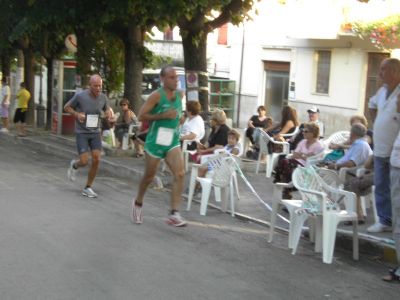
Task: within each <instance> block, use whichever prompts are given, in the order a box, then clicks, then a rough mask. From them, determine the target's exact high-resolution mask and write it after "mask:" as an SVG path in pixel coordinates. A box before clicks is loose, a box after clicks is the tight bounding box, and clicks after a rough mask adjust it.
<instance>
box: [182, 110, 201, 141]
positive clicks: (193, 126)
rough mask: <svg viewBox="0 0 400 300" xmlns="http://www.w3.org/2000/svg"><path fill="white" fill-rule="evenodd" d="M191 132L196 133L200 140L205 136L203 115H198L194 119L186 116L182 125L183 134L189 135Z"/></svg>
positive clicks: (197, 138)
mask: <svg viewBox="0 0 400 300" xmlns="http://www.w3.org/2000/svg"><path fill="white" fill-rule="evenodd" d="M189 133H194V134H195V135H196V138H195V139H196V140H197V141H200V140H201V139H202V138H203V137H204V134H205V129H204V120H203V118H202V117H201V116H199V115H197V116H195V117H193V118H192V119H190V118H186V120H185V122H184V123H183V125H182V129H181V136H184V135H188V134H189Z"/></svg>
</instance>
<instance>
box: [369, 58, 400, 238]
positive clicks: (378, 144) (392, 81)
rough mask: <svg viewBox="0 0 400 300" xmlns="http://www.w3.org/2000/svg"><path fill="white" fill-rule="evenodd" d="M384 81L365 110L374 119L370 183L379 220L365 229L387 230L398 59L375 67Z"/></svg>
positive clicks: (398, 116) (398, 122)
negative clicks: (372, 175) (372, 177)
mask: <svg viewBox="0 0 400 300" xmlns="http://www.w3.org/2000/svg"><path fill="white" fill-rule="evenodd" d="M379 77H380V78H381V80H382V82H383V83H384V84H383V86H382V87H381V88H380V89H379V90H378V92H377V93H376V94H375V95H374V96H373V97H372V98H371V99H370V101H369V105H368V107H369V111H370V115H371V117H372V120H373V121H374V132H373V141H374V169H375V171H374V185H375V203H376V209H377V212H378V217H379V222H377V223H375V224H374V225H372V226H370V227H368V229H367V231H368V232H382V231H390V230H391V229H392V227H391V226H392V209H391V201H390V175H389V174H390V161H389V160H390V154H391V152H392V147H393V143H394V140H395V139H396V136H397V134H398V132H399V130H400V113H398V112H397V98H398V97H399V95H400V61H399V60H398V59H395V58H387V59H385V60H384V61H383V62H382V63H381V66H380V69H379Z"/></svg>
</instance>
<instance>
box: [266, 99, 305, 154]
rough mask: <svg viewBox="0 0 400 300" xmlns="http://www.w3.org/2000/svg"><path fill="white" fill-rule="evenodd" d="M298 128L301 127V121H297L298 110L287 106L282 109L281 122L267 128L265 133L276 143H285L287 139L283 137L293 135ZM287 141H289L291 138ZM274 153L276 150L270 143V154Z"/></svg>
mask: <svg viewBox="0 0 400 300" xmlns="http://www.w3.org/2000/svg"><path fill="white" fill-rule="evenodd" d="M297 126H299V121H298V119H297V112H296V110H295V109H294V108H293V107H291V106H289V105H286V106H284V107H283V108H282V118H281V122H280V123H279V124H275V125H272V126H270V127H268V128H266V129H265V131H266V132H267V133H268V135H270V136H272V137H273V138H274V139H275V140H276V141H279V142H285V141H286V138H284V137H283V136H282V135H283V134H290V133H293V132H294V131H295V130H296V127H297ZM287 139H288V140H289V139H290V138H287ZM274 151H276V150H275V149H273V147H272V144H271V143H268V153H272V152H274ZM278 152H279V151H278Z"/></svg>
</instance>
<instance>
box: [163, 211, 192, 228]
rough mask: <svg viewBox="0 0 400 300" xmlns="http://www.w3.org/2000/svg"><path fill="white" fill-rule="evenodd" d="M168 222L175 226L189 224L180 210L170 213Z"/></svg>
mask: <svg viewBox="0 0 400 300" xmlns="http://www.w3.org/2000/svg"><path fill="white" fill-rule="evenodd" d="M166 222H167V224H169V225H173V226H175V227H183V226H186V225H187V222H186V220H185V219H184V218H182V216H181V214H180V213H179V212H174V214H170V215H169V216H168V219H167V221H166Z"/></svg>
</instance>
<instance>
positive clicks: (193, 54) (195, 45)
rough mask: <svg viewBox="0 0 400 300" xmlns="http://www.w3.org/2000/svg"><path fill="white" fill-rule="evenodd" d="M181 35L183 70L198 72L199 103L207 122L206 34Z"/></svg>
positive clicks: (190, 33) (189, 33)
mask: <svg viewBox="0 0 400 300" xmlns="http://www.w3.org/2000/svg"><path fill="white" fill-rule="evenodd" d="M186 32H187V34H185V35H182V44H183V56H184V60H185V70H187V71H195V72H198V73H199V74H198V79H199V102H200V104H201V108H202V110H203V113H204V115H203V118H204V120H205V121H206V120H208V112H209V110H210V109H209V101H208V76H207V75H206V74H207V33H205V32H203V31H202V32H201V33H200V34H196V33H193V32H190V31H186Z"/></svg>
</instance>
